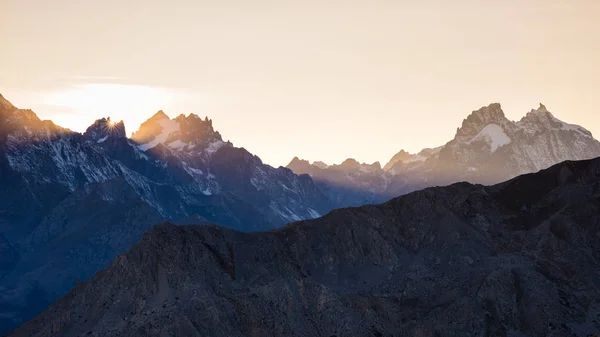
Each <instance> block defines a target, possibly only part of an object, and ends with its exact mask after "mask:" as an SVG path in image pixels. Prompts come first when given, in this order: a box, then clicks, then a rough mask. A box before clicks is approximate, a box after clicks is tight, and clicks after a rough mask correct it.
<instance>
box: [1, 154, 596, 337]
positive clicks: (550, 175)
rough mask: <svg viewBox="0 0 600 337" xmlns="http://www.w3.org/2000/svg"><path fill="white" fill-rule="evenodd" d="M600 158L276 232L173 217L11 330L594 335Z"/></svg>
mask: <svg viewBox="0 0 600 337" xmlns="http://www.w3.org/2000/svg"><path fill="white" fill-rule="evenodd" d="M598 181H600V159H595V160H589V161H580V162H565V163H562V164H558V165H556V166H554V167H551V168H550V169H548V170H544V171H542V172H539V173H535V174H529V175H524V176H519V177H517V178H515V179H512V180H510V181H507V182H504V183H501V184H498V185H494V186H483V185H473V184H469V183H464V182H463V183H457V184H453V185H450V186H445V187H433V188H428V189H424V190H421V191H417V192H413V193H410V194H408V195H404V196H401V197H398V198H395V199H392V200H390V201H388V202H386V203H384V204H381V205H369V206H362V207H355V208H347V209H339V210H335V211H333V212H331V213H329V214H327V215H325V216H323V217H321V218H318V219H314V220H308V221H302V222H298V223H294V224H290V225H288V226H286V227H284V228H282V229H279V230H275V231H268V232H262V233H242V232H237V231H233V230H230V229H227V228H223V227H219V226H175V225H172V224H168V223H165V224H161V225H158V226H156V227H154V228H153V229H152V230H150V231H149V232H148V233H146V234H145V235H144V236H143V237H142V239H141V241H140V242H139V243H137V244H136V245H134V246H133V247H132V248H131V250H130V251H129V252H127V253H125V254H122V255H120V256H118V257H117V258H116V259H115V260H114V261H113V263H112V264H111V265H110V266H109V267H108V268H106V269H105V270H103V271H102V272H100V273H98V274H97V275H95V276H94V277H93V278H92V279H91V280H89V281H87V282H84V283H81V284H78V285H77V286H76V287H75V288H74V289H72V290H71V292H69V293H68V295H67V296H65V297H63V298H61V299H59V300H58V301H57V302H56V303H54V304H53V305H52V306H51V307H50V309H49V310H47V311H46V312H45V313H43V314H42V315H40V316H38V317H36V318H35V319H33V320H32V321H30V322H28V323H27V324H25V325H24V326H22V327H21V328H19V329H17V330H15V331H14V332H13V333H11V334H9V335H8V336H11V337H13V336H14V337H20V336H28V337H37V336H39V337H42V336H49V335H53V334H60V336H64V337H71V336H73V337H75V336H82V335H83V336H85V335H89V336H107V337H110V336H114V337H117V336H134V335H143V336H174V335H177V336H240V337H241V336H251V335H259V336H298V337H300V336H594V335H595V334H597V332H598V331H600V321H599V320H598V317H599V315H600V288H599V287H598V270H600V240H599V238H600V221H599V216H598V215H599V214H600V203H599V197H600V184H598Z"/></svg>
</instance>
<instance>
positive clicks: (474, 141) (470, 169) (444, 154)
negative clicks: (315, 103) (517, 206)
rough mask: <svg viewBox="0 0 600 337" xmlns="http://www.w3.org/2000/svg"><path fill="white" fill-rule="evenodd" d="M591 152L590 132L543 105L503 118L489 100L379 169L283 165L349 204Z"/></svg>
mask: <svg viewBox="0 0 600 337" xmlns="http://www.w3.org/2000/svg"><path fill="white" fill-rule="evenodd" d="M597 156H600V143H599V142H598V141H597V140H596V139H594V138H593V136H592V134H591V132H589V131H588V130H586V129H585V128H583V127H581V126H578V125H573V124H568V123H565V122H563V121H561V120H559V119H557V118H556V117H554V116H553V115H552V113H550V111H548V109H547V108H546V107H545V106H544V105H543V104H540V106H539V108H537V109H532V110H531V111H530V112H529V113H527V114H526V115H525V116H524V117H523V118H522V119H521V120H520V121H518V122H513V121H510V120H508V119H507V118H506V116H505V114H504V111H502V107H501V105H500V104H499V103H492V104H490V105H488V106H485V107H482V108H480V109H478V110H475V111H473V112H472V113H471V114H470V115H469V116H468V117H467V118H466V119H464V120H463V122H462V125H461V126H460V127H459V128H458V129H457V131H456V135H455V137H454V138H453V139H452V140H450V141H449V142H447V143H446V144H444V145H442V146H440V147H437V148H435V149H424V150H422V151H421V152H419V153H418V154H410V153H408V152H406V151H404V150H401V151H400V152H398V153H397V154H395V155H394V156H393V157H392V159H391V160H390V161H389V162H388V163H387V164H386V165H385V166H384V169H383V171H376V170H375V171H369V172H370V173H369V174H367V175H365V174H363V175H360V176H353V177H352V178H351V179H349V176H348V175H347V173H346V172H343V171H340V170H337V169H335V168H336V166H335V165H333V166H329V167H326V168H320V167H317V166H315V165H310V164H308V162H307V161H303V162H302V163H303V165H298V163H300V162H299V161H297V160H295V161H292V162H291V163H290V164H289V165H288V168H290V169H291V170H293V171H294V172H296V173H298V174H309V175H311V176H312V177H313V179H314V180H315V181H317V182H318V184H320V186H322V189H323V190H325V191H327V193H328V195H329V196H330V198H332V199H336V200H344V202H346V205H347V206H355V205H359V204H361V203H363V201H364V200H365V198H366V199H368V200H374V201H384V200H387V199H389V198H391V197H394V196H397V195H400V194H404V193H407V192H410V191H414V190H417V189H420V188H424V187H427V186H436V185H445V184H450V183H454V182H458V181H469V182H474V183H497V182H500V181H503V180H506V179H509V178H512V177H515V176H517V175H520V174H524V173H531V172H537V171H539V170H541V169H544V168H547V167H550V166H551V165H554V164H556V163H559V162H562V161H565V160H583V159H590V158H595V157H597ZM350 195H352V197H351V198H350V199H348V196H350Z"/></svg>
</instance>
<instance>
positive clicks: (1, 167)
mask: <svg viewBox="0 0 600 337" xmlns="http://www.w3.org/2000/svg"><path fill="white" fill-rule="evenodd" d="M0 190H1V193H0V252H2V257H0V332H2V331H6V329H8V328H11V327H14V326H15V325H16V324H19V323H21V322H23V320H25V319H28V318H31V317H32V316H33V315H34V314H37V313H38V312H39V311H41V310H42V309H44V308H45V307H46V306H47V305H48V304H50V303H51V302H52V301H53V300H54V299H56V298H57V297H58V296H61V295H63V294H64V293H65V292H66V291H67V290H68V289H70V288H71V287H72V286H73V285H74V284H75V282H76V281H77V280H85V279H87V278H89V277H90V276H92V275H93V274H94V273H95V272H97V271H98V270H100V269H101V268H103V267H105V266H106V265H108V263H110V261H111V260H112V259H113V258H114V257H115V256H116V255H117V254H118V253H121V252H123V251H125V250H126V249H127V248H129V247H130V246H131V245H132V244H133V243H135V242H136V241H138V240H139V239H140V237H141V236H142V234H143V233H144V232H146V231H147V230H149V229H150V228H151V227H152V225H154V224H156V223H158V222H162V221H167V220H168V221H174V222H177V223H181V224H183V223H209V222H213V223H219V224H222V225H224V226H228V227H230V228H235V229H239V230H243V231H257V230H265V229H271V228H276V227H280V226H283V225H284V224H286V223H288V222H290V221H296V220H301V219H309V218H314V217H317V216H320V215H322V214H324V213H325V212H327V211H329V210H331V209H332V208H334V205H333V204H332V203H331V202H330V201H329V199H327V197H326V196H325V195H324V194H323V193H322V192H321V191H320V190H319V189H318V188H317V186H315V184H314V183H313V181H312V179H311V178H310V177H308V176H307V175H300V176H298V175H296V174H294V173H293V172H292V171H291V170H289V169H287V168H283V167H279V168H273V167H271V166H268V165H265V164H263V163H262V161H261V160H260V159H259V158H258V157H257V156H254V155H252V154H251V153H249V152H248V151H246V150H245V149H243V148H237V147H235V146H233V144H231V143H230V142H226V141H223V139H222V137H221V135H220V134H219V133H218V132H216V131H215V130H214V129H213V126H212V121H211V120H209V119H208V118H205V119H201V118H199V117H198V116H196V115H193V114H191V115H188V116H184V115H180V116H178V117H176V118H174V119H170V118H169V117H168V116H167V115H166V114H164V113H163V112H162V111H159V112H158V113H157V114H156V115H154V116H153V117H151V118H150V119H148V121H146V122H145V123H144V124H142V125H141V127H140V129H139V130H138V131H136V132H135V133H133V135H132V136H131V137H130V138H128V137H127V136H126V133H125V126H124V125H123V123H122V122H113V121H111V120H110V118H103V119H100V120H97V121H96V122H94V124H93V125H91V126H90V127H89V128H88V129H87V131H86V132H84V133H83V134H81V133H77V132H73V131H70V130H68V129H65V128H62V127H60V126H57V125H55V124H54V123H52V122H51V121H42V120H40V119H39V118H38V117H37V116H36V114H35V113H34V112H32V111H31V110H24V109H18V108H16V107H14V106H13V105H12V104H11V103H10V102H9V101H7V100H6V99H4V97H2V96H0Z"/></svg>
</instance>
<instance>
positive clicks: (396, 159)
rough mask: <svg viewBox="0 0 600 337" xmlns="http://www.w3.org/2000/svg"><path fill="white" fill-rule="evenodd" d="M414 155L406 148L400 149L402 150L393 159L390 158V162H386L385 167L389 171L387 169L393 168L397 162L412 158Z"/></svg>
mask: <svg viewBox="0 0 600 337" xmlns="http://www.w3.org/2000/svg"><path fill="white" fill-rule="evenodd" d="M412 156H413V155H412V154H410V153H408V152H406V151H404V150H400V152H398V153H396V154H395V155H394V156H393V157H392V159H390V161H388V163H387V164H385V166H384V167H383V169H384V170H386V171H387V170H389V169H391V168H392V167H393V166H394V165H395V164H396V163H399V162H404V161H407V160H409V159H410V158H412Z"/></svg>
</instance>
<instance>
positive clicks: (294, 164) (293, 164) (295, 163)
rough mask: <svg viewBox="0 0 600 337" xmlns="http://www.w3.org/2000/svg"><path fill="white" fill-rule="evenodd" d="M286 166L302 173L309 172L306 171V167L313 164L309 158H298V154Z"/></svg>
mask: <svg viewBox="0 0 600 337" xmlns="http://www.w3.org/2000/svg"><path fill="white" fill-rule="evenodd" d="M286 167H287V168H289V169H290V170H292V171H294V172H296V173H298V174H300V173H307V172H306V171H305V169H306V168H310V167H312V165H311V164H310V162H309V161H308V160H304V159H300V158H298V156H296V157H294V158H293V159H292V160H291V161H290V163H289V164H287V166H286Z"/></svg>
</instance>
